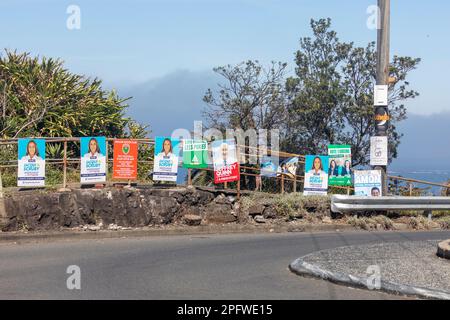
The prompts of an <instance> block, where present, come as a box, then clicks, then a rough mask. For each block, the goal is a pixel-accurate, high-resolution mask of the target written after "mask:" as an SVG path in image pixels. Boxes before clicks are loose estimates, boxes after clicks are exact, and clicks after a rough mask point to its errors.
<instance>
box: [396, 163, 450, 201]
mask: <svg viewBox="0 0 450 320" xmlns="http://www.w3.org/2000/svg"><path fill="white" fill-rule="evenodd" d="M395 169H396V168H394V169H393V170H390V171H389V175H391V176H399V177H400V176H401V177H404V178H410V179H417V180H423V181H429V182H435V183H440V184H446V183H447V182H448V180H450V169H448V170H420V169H407V170H395ZM414 185H415V186H416V187H419V188H425V187H427V186H426V185H421V184H414ZM441 190H442V188H441V187H435V186H433V187H432V188H431V190H430V192H431V193H433V194H434V195H440V194H441Z"/></svg>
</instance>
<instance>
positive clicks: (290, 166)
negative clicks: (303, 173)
mask: <svg viewBox="0 0 450 320" xmlns="http://www.w3.org/2000/svg"><path fill="white" fill-rule="evenodd" d="M298 161H299V159H298V158H297V157H294V158H289V159H286V160H284V161H283V162H281V163H280V165H279V166H278V169H277V175H278V176H281V175H284V176H285V177H287V178H289V179H295V178H296V176H297V169H298Z"/></svg>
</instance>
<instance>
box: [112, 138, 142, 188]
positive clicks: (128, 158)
mask: <svg viewBox="0 0 450 320" xmlns="http://www.w3.org/2000/svg"><path fill="white" fill-rule="evenodd" d="M137 155H138V143H137V141H135V140H114V163H113V179H124V180H136V179H137Z"/></svg>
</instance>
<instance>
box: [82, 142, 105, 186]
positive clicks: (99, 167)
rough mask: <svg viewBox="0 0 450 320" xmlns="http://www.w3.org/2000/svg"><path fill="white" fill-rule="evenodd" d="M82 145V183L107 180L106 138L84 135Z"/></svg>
mask: <svg viewBox="0 0 450 320" xmlns="http://www.w3.org/2000/svg"><path fill="white" fill-rule="evenodd" d="M80 145H81V174H80V180H81V183H98V182H106V154H107V149H106V138H105V137H83V138H81V139H80Z"/></svg>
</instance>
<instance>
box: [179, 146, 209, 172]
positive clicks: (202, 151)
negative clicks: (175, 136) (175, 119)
mask: <svg viewBox="0 0 450 320" xmlns="http://www.w3.org/2000/svg"><path fill="white" fill-rule="evenodd" d="M182 142H183V167H184V168H190V169H205V168H208V142H207V141H206V140H192V139H185V140H182Z"/></svg>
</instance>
